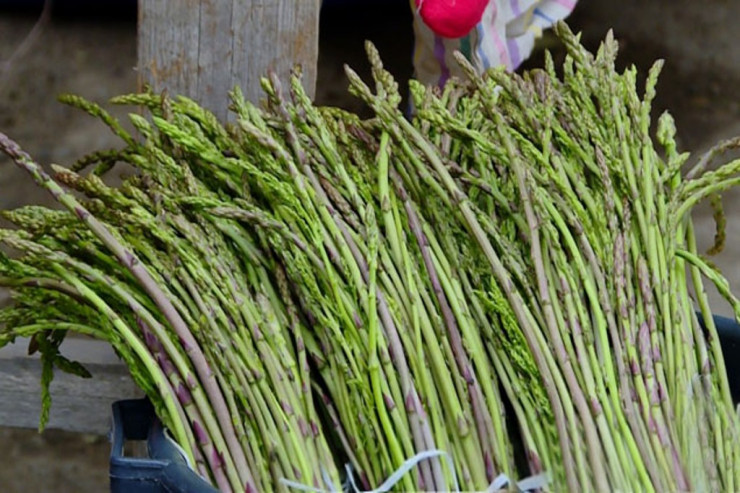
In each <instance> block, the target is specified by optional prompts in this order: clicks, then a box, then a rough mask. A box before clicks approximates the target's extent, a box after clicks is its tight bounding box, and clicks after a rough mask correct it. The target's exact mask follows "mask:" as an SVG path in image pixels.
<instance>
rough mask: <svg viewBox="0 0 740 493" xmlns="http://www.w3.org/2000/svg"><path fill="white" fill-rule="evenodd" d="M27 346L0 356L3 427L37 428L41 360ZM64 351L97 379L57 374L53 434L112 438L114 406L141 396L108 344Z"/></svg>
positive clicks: (67, 345) (87, 343)
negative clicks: (69, 433)
mask: <svg viewBox="0 0 740 493" xmlns="http://www.w3.org/2000/svg"><path fill="white" fill-rule="evenodd" d="M27 346H28V343H27V341H18V342H17V343H15V344H12V345H9V346H6V347H4V348H3V350H2V351H0V426H11V427H17V428H36V427H37V426H38V422H39V416H40V413H41V386H40V383H39V382H40V379H41V365H40V362H39V358H38V356H26V348H27ZM61 350H62V352H63V354H64V355H65V356H67V357H68V358H70V359H74V360H76V361H79V362H80V363H82V364H83V365H84V366H85V367H86V368H87V369H88V370H89V371H90V373H92V375H93V378H89V379H83V378H80V377H77V376H74V375H68V374H66V373H62V372H59V371H57V372H55V375H54V380H53V382H52V384H51V394H52V407H51V414H50V418H49V424H48V428H57V429H64V430H67V431H74V432H81V433H94V434H103V435H104V434H106V433H108V431H109V430H110V419H111V404H112V403H113V402H114V401H116V400H119V399H128V398H132V397H140V396H141V391H140V390H139V389H138V388H137V387H136V385H135V384H134V383H133V381H132V380H131V377H130V376H129V374H128V370H127V369H126V367H125V366H123V364H121V363H120V362H118V359H117V357H116V355H115V353H113V351H112V350H111V348H110V346H108V345H107V344H105V343H103V342H100V341H93V340H87V339H73V338H68V339H67V340H65V342H64V345H63V346H62V348H61Z"/></svg>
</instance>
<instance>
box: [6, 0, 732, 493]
mask: <svg viewBox="0 0 740 493" xmlns="http://www.w3.org/2000/svg"><path fill="white" fill-rule="evenodd" d="M407 3H408V2H406V1H401V2H399V5H398V10H394V9H393V8H391V7H389V8H388V10H384V11H383V12H380V13H378V12H373V11H372V9H365V10H361V8H358V7H352V8H337V9H334V10H332V11H330V12H325V13H324V15H323V17H322V31H321V44H320V46H321V58H320V64H319V83H318V94H317V101H318V102H319V103H321V104H333V105H339V106H343V107H345V108H349V109H354V110H357V111H360V110H361V106H360V105H359V104H358V103H357V101H355V100H353V99H352V98H351V97H350V96H347V95H346V80H345V78H344V75H343V72H342V65H343V63H345V62H349V63H350V64H351V65H353V67H356V68H359V69H361V70H360V71H361V73H362V70H363V69H364V68H365V65H364V55H363V51H362V50H363V48H362V42H363V41H364V39H371V40H373V41H374V42H375V43H376V44H377V46H378V48H379V49H380V52H381V54H383V56H384V58H385V60H386V63H387V65H388V66H389V67H390V69H391V70H392V71H393V72H394V73H395V74H396V75H397V76H398V77H399V78H400V79H405V78H408V77H409V75H410V72H411V67H410V55H411V43H412V41H411V30H410V26H409V16H408V12H407V11H406V9H407ZM582 3H583V2H582ZM598 3H599V2H594V3H593V4H592V3H589V2H585V3H583V5H582V6H580V7H579V8H578V10H577V11H576V13H575V14H574V16H573V17H572V18H571V21H570V23H571V25H572V26H573V27H574V28H576V29H579V30H583V31H584V40H585V41H586V42H587V44H589V45H590V46H594V44H595V43H596V42H598V41H599V40H600V39H602V37H603V36H604V34H605V33H606V31H607V29H608V28H609V27H610V23H609V22H608V21H605V20H604V19H603V18H602V17H601V16H600V15H599V12H598V11H597V5H596V4H598ZM2 5H3V4H2V2H0V9H1V8H2ZM375 10H377V9H375ZM37 14H38V12H33V11H31V12H14V11H10V10H7V9H4V10H0V131H2V132H4V133H7V134H8V135H10V136H11V137H12V138H14V139H16V140H17V141H18V142H19V143H20V144H21V145H22V146H23V147H24V148H25V149H26V150H27V151H29V152H30V153H31V154H32V155H33V156H34V157H35V158H36V159H37V160H39V161H40V162H42V163H52V162H55V163H60V164H68V163H70V162H72V161H74V159H75V158H77V157H79V156H81V155H82V154H84V153H86V152H89V151H92V150H95V149H99V148H104V147H107V146H110V145H114V144H116V143H117V142H115V140H114V139H112V137H111V136H110V135H109V133H108V132H107V130H106V129H105V128H103V127H102V125H100V124H99V123H97V122H96V121H95V120H93V119H91V118H89V117H87V116H85V115H84V114H82V113H81V112H79V111H76V110H72V109H69V108H67V107H65V106H63V105H61V104H59V103H58V102H56V97H57V95H58V94H60V93H63V92H71V93H76V94H80V95H82V96H84V97H86V98H90V99H93V100H97V101H101V102H102V101H105V100H106V99H108V98H110V97H112V96H114V95H117V94H120V93H124V92H130V91H133V90H135V81H136V73H135V64H136V25H135V19H136V18H135V14H134V13H133V12H131V11H130V10H129V11H125V10H124V11H123V12H120V13H118V14H117V15H115V16H110V15H109V16H98V15H96V16H90V15H80V14H79V13H78V14H75V15H73V16H69V15H66V16H65V15H61V14H59V15H54V16H53V17H52V19H51V22H50V23H48V24H47V25H46V26H45V27H44V28H43V30H42V31H41V33H40V35H39V36H38V37H37V38H36V40H35V41H34V42H33V44H32V45H31V46H30V47H29V49H28V51H27V53H26V54H25V55H24V56H22V57H20V58H18V59H16V60H14V62H13V63H12V65H11V66H5V65H4V64H3V62H4V61H6V60H8V59H9V57H10V56H11V54H12V53H13V52H14V50H15V49H16V48H17V47H18V46H19V44H20V43H21V42H22V41H23V40H24V38H25V37H26V36H27V34H28V32H29V30H30V29H31V28H32V26H33V25H34V23H35V21H36V19H37ZM355 19H363V20H364V21H363V22H362V23H360V24H359V25H358V23H357V22H356V21H353V20H355ZM389 19H391V20H389ZM658 21H659V20H658V19H656V22H658ZM620 25H624V23H623V22H622V23H621V24H620ZM728 25H729V24H728ZM727 32H728V36H729V35H730V33H731V30H730V29H728V31H727ZM616 35H617V37H618V38H619V39H620V40H621V42H622V45H623V52H622V56H621V60H622V61H623V62H624V63H634V64H636V65H638V67H641V68H642V69H643V70H645V69H646V67H647V66H649V65H650V64H651V63H652V61H653V60H654V59H655V58H658V57H660V58H665V59H666V60H667V65H666V69H665V71H664V75H663V77H662V79H661V83H660V87H659V98H658V101H657V106H658V108H656V110H662V109H666V108H670V109H671V111H672V113H673V114H674V115H675V117H676V120H677V123H678V127H679V136H680V139H681V145H682V147H683V148H684V149H687V150H696V151H700V150H702V149H705V148H706V147H707V146H710V145H711V144H713V143H715V142H717V141H718V140H719V139H722V138H726V137H729V136H734V135H740V105H739V103H740V99H739V98H738V97H737V95H736V92H735V90H736V89H735V88H736V87H738V85H737V84H738V82H740V78H738V77H737V75H736V74H738V73H740V68H738V67H734V70H724V69H723V68H722V67H721V66H720V67H718V66H717V64H716V63H715V64H714V65H713V66H712V67H709V68H707V67H702V66H701V64H698V66H696V67H694V68H691V67H689V68H688V69H687V68H686V66H685V64H678V63H672V60H676V59H678V58H680V57H681V53H676V52H675V51H673V52H671V51H667V50H666V48H665V46H667V45H669V44H662V43H651V42H646V41H645V40H644V39H642V40H634V39H631V37H630V32H629V30H625V31H622V32H620V31H617V32H616ZM700 41H701V40H697V42H700ZM554 49H556V48H554ZM556 50H557V49H556ZM540 60H541V59H540V58H539V57H538V56H535V57H534V58H533V59H532V60H531V61H530V62H529V63H528V65H530V66H534V65H537V64H538V63H539V62H540ZM679 66H680V67H681V68H679ZM113 113H114V114H116V115H117V116H119V117H123V116H125V115H124V110H122V109H117V108H113ZM30 202H35V203H49V198H48V197H47V196H46V194H45V193H44V192H42V191H40V190H38V189H37V188H36V187H35V186H34V185H33V184H32V183H31V182H30V180H29V178H28V177H27V176H25V175H23V174H22V173H21V172H19V171H18V170H17V169H16V168H15V167H14V166H13V165H12V164H11V163H10V162H9V161H7V160H6V159H4V158H0V208H3V209H4V208H10V207H15V206H18V205H21V204H25V203H30ZM725 207H726V211H727V214H728V246H727V249H726V251H725V252H724V253H723V254H721V255H720V256H719V257H718V258H717V264H718V265H719V267H720V268H721V269H722V270H723V271H724V273H725V274H726V275H727V277H728V278H729V279H730V281H731V285H732V287H733V289H734V291H735V292H740V263H738V260H740V241H738V240H740V210H739V209H740V193H738V191H735V192H732V193H730V194H728V195H727V197H725ZM710 219H711V215H710V214H709V213H708V211H706V210H703V209H702V210H700V211H698V213H697V215H696V221H697V230H698V235H699V236H700V237H701V238H702V240H704V243H708V240H709V239H711V237H712V236H713V229H712V224H711V221H710ZM712 299H713V306H714V307H715V311H716V312H717V313H724V314H727V313H729V312H728V310H727V307H726V306H725V305H723V304H722V303H719V302H718V301H717V298H716V296H715V297H713V298H712ZM0 302H2V296H1V295H0ZM2 398H3V396H0V399H2ZM0 425H2V423H0ZM0 450H2V462H1V464H0V485H2V486H1V487H0V490H2V491H5V492H9V493H14V492H26V491H29V492H30V491H33V492H55V493H66V492H78V493H86V492H93V491H95V492H99V491H106V490H107V489H108V482H107V474H108V470H107V460H108V454H109V444H108V442H107V439H106V438H105V437H91V436H82V435H75V434H69V433H64V432H61V431H56V430H50V431H47V432H45V433H44V434H43V435H39V434H38V433H37V432H36V431H35V430H15V429H10V428H2V427H1V426H0Z"/></svg>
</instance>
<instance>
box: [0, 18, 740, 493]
mask: <svg viewBox="0 0 740 493" xmlns="http://www.w3.org/2000/svg"><path fill="white" fill-rule="evenodd" d="M557 30H558V33H559V35H560V36H561V38H562V39H563V41H564V42H565V43H566V45H567V48H568V52H569V57H568V58H567V60H566V62H565V65H564V67H563V75H562V78H560V77H558V75H557V74H556V71H555V67H554V64H553V62H552V60H551V59H550V58H548V62H547V66H546V67H545V70H537V71H532V72H529V73H527V74H525V75H524V76H517V75H513V74H508V73H505V72H503V71H490V72H488V73H487V74H485V75H484V76H482V77H480V76H478V75H476V74H475V73H474V71H473V69H472V68H471V67H469V66H468V65H467V63H466V62H465V60H464V59H462V58H460V63H461V64H462V65H463V67H467V72H468V75H469V77H468V80H465V81H461V80H454V81H451V82H450V83H448V84H447V86H446V87H445V89H444V90H443V91H438V90H436V89H431V88H425V87H423V86H421V85H419V84H415V83H413V82H412V85H411V89H412V96H413V99H414V104H415V108H416V115H415V116H414V118H413V119H412V120H411V121H409V120H408V119H406V118H405V117H404V115H403V113H402V112H401V111H400V110H399V109H398V106H399V103H400V101H401V97H400V94H399V92H398V87H397V84H396V83H395V81H394V80H393V79H392V77H391V76H390V74H389V73H388V72H386V71H385V70H384V69H383V67H382V64H381V62H380V59H379V56H378V53H377V52H376V51H375V50H374V49H373V48H372V46H371V45H368V53H369V58H370V61H371V64H372V67H373V77H374V82H375V91H372V90H371V89H370V88H369V87H368V86H367V85H366V84H365V83H364V82H363V81H361V80H360V78H359V77H358V76H357V75H356V74H355V73H354V72H352V71H351V70H350V69H348V75H349V77H350V81H351V87H350V90H351V91H352V92H353V93H354V94H356V95H358V96H359V97H360V98H362V99H363V100H364V101H365V102H366V103H368V105H369V106H370V107H371V108H372V109H373V110H374V112H375V117H374V118H372V119H369V120H366V121H363V120H360V119H359V118H358V117H357V116H355V115H352V114H349V113H346V112H343V111H340V110H337V109H335V108H321V107H316V106H314V105H313V104H312V103H311V101H310V100H309V98H308V97H307V95H306V94H305V93H304V92H303V89H302V87H301V84H300V74H299V73H296V74H295V76H294V77H293V78H292V79H291V81H290V82H291V83H290V87H289V90H288V91H287V92H286V91H285V89H284V88H283V87H282V86H281V84H280V81H278V80H277V79H275V78H274V77H271V78H269V79H265V80H264V81H263V88H264V90H265V94H266V99H267V101H266V105H265V106H264V107H263V108H258V107H256V106H254V105H252V104H250V103H248V102H246V101H244V99H243V98H242V96H241V94H240V92H239V91H238V89H236V90H235V91H234V92H233V93H232V94H231V99H232V103H233V104H232V109H233V111H234V113H235V115H236V124H234V125H228V126H224V125H222V124H221V123H220V122H218V121H217V120H216V119H215V118H214V117H213V115H211V114H210V113H208V112H207V111H205V110H204V109H202V108H200V107H199V106H198V105H197V104H196V103H195V102H193V101H191V100H189V99H187V98H184V97H177V98H174V99H169V98H166V97H163V96H160V95H156V94H152V93H149V92H145V93H140V94H132V95H125V96H120V97H118V98H115V99H114V100H113V102H114V103H117V104H134V105H138V106H143V107H145V108H147V109H148V111H149V113H150V118H149V119H145V118H143V117H141V116H138V115H136V114H132V115H131V117H130V118H131V122H132V123H133V125H134V126H135V128H136V129H137V131H138V133H139V136H138V137H135V136H133V135H130V134H129V133H127V132H126V131H125V130H124V129H123V127H122V126H121V125H120V124H119V123H118V122H117V121H115V120H114V119H113V118H111V117H110V116H109V115H108V114H107V113H106V112H105V111H104V110H103V109H102V108H100V107H99V106H97V105H95V104H92V103H89V102H87V101H84V100H81V99H80V98H76V97H72V96H68V97H65V98H64V101H65V102H67V103H69V104H72V105H75V106H78V107H80V108H82V109H83V110H85V111H88V112H89V113H91V114H92V115H94V116H96V117H99V118H101V119H102V120H103V121H104V122H105V123H106V124H108V125H109V126H110V127H111V129H112V130H113V131H114V132H115V133H116V134H117V135H118V136H120V137H121V139H122V141H123V143H124V147H123V148H122V149H117V150H106V151H101V152H97V153H94V154H92V155H90V156H87V157H85V158H83V159H82V160H81V161H80V162H78V163H77V164H76V165H75V166H73V167H72V168H71V169H65V168H61V167H54V168H53V171H54V173H53V178H52V177H50V176H48V175H46V174H45V173H44V171H43V170H42V168H41V167H40V166H39V165H37V164H36V163H35V162H33V160H32V159H31V158H30V157H29V156H28V155H26V154H25V153H23V151H21V150H20V149H19V148H18V147H17V146H16V145H15V144H14V143H13V142H12V141H10V140H9V139H8V138H7V137H5V136H3V135H1V134H0V148H2V149H3V150H4V151H5V152H6V153H7V154H9V155H10V156H11V157H12V158H13V159H14V160H15V161H16V163H17V164H18V165H20V166H21V167H23V168H25V169H27V170H28V171H29V172H30V173H31V174H32V175H33V176H34V178H35V179H36V180H37V182H39V184H41V185H42V186H44V187H46V188H47V189H49V191H50V192H51V193H52V194H53V195H54V196H55V197H56V198H57V200H58V201H59V202H60V203H61V204H62V205H64V206H65V208H66V210H52V209H46V208H41V207H35V206H31V207H24V208H21V209H18V210H14V211H5V212H4V213H3V215H4V217H6V218H7V219H9V220H10V221H12V222H13V223H14V224H15V225H16V228H15V229H4V230H0V241H1V242H2V243H4V244H5V245H7V246H9V247H11V248H12V249H14V250H15V251H16V252H17V253H18V255H14V256H2V257H0V285H3V286H8V287H11V288H12V289H13V292H14V301H13V304H12V305H11V306H10V307H8V308H6V309H4V310H3V311H0V324H2V329H1V330H0V346H2V345H4V344H7V343H8V342H10V341H12V340H13V339H14V338H16V337H22V336H30V337H32V338H33V341H34V344H35V345H36V346H37V347H38V349H39V350H40V352H41V353H42V357H43V361H44V373H43V376H42V380H43V383H44V384H45V386H44V389H45V390H44V395H43V398H44V404H45V405H44V415H43V416H42V424H43V422H44V420H45V419H46V416H47V413H48V408H49V404H50V401H49V393H48V384H49V381H50V379H51V376H52V372H53V368H55V367H56V368H59V369H61V370H66V371H72V372H76V373H78V374H83V375H84V373H85V371H84V369H83V368H80V367H79V365H76V364H75V363H74V362H70V361H67V360H66V359H65V358H64V357H63V356H62V354H61V351H60V346H61V345H62V344H63V337H64V334H65V333H66V332H68V331H75V332H79V333H83V334H88V335H92V336H94V337H99V338H102V339H104V340H106V341H109V342H110V343H111V345H112V346H113V347H114V348H115V349H116V351H117V352H118V354H119V355H120V356H121V357H122V359H123V360H124V361H125V362H126V364H127V365H128V366H129V368H130V370H131V373H132V375H133V376H134V378H135V379H136V382H137V383H138V384H139V385H140V386H141V387H142V389H144V391H145V392H146V393H147V395H148V396H149V398H150V399H151V400H152V402H153V403H154V404H155V407H156V410H157V413H158V415H159V416H160V418H161V419H162V420H163V422H164V423H165V425H166V426H167V427H168V428H169V429H170V430H171V431H172V433H173V435H174V437H175V439H176V440H177V441H178V442H179V443H180V444H181V445H182V446H183V448H184V449H185V450H186V453H187V454H188V456H189V457H190V458H191V459H192V461H193V463H194V464H195V465H196V467H197V469H198V470H199V471H200V472H201V473H202V474H203V475H204V476H206V477H208V478H210V479H211V480H212V481H213V482H214V484H216V485H217V486H218V487H219V488H220V489H221V490H223V491H240V490H244V489H247V490H249V491H256V490H259V491H272V490H280V489H283V490H285V489H289V488H290V487H291V485H295V484H297V483H300V484H304V485H306V486H311V487H314V488H320V489H331V488H337V487H338V485H339V484H340V480H341V477H342V474H340V469H341V467H340V466H341V465H342V464H344V463H349V464H350V465H351V466H352V472H353V475H354V476H355V477H357V478H358V482H359V483H361V486H362V487H363V488H366V489H369V488H373V487H377V486H378V485H379V484H380V483H382V482H383V480H384V479H385V478H387V477H388V476H390V475H391V474H392V473H393V472H394V471H396V470H397V469H399V468H400V467H401V466H403V465H404V464H405V463H407V461H408V460H409V459H410V458H412V457H414V456H416V455H417V454H420V453H424V452H429V451H441V452H443V453H445V454H447V455H448V457H449V458H450V459H451V461H450V462H448V461H445V460H443V459H442V458H440V457H436V458H432V459H431V460H427V461H423V462H420V463H419V465H418V468H416V469H415V470H414V473H413V474H408V475H404V476H402V477H401V478H400V479H399V482H398V483H397V487H398V488H399V489H400V490H403V491H408V490H436V491H449V490H451V489H455V488H460V489H463V490H475V489H477V490H480V489H485V488H486V487H488V486H489V485H490V484H491V483H492V482H494V481H495V480H496V479H497V478H500V477H501V475H505V476H506V477H509V478H512V479H513V478H521V477H524V476H529V475H533V474H538V473H547V475H548V477H549V483H548V484H547V486H546V487H545V489H551V490H553V491H560V490H564V489H565V488H567V489H568V490H570V491H591V490H597V491H612V490H630V491H632V490H645V491H663V490H683V491H688V490H692V491H693V490H696V491H699V490H701V491H704V490H712V491H720V490H727V491H732V490H733V488H735V487H736V486H737V485H739V484H740V453H739V452H738V450H737V446H736V445H734V443H736V440H737V433H738V424H739V423H738V417H737V415H736V414H735V412H734V410H733V405H732V401H731V398H730V395H729V388H728V383H727V375H726V372H725V369H724V362H723V356H722V353H721V349H720V348H719V345H718V339H717V334H716V330H715V328H714V326H713V323H712V319H711V314H710V312H709V307H708V303H707V301H706V295H705V294H704V289H703V285H702V282H703V280H702V279H703V278H704V279H709V280H710V281H711V282H713V283H715V284H716V285H717V286H718V287H719V288H720V291H721V292H722V293H723V294H724V295H725V296H726V297H727V299H728V300H729V301H730V302H731V303H732V306H733V308H734V309H735V313H736V315H737V316H738V318H740V303H738V302H737V300H736V299H735V298H734V296H733V295H732V293H730V290H729V288H728V285H727V282H726V281H725V280H724V278H723V277H722V275H721V273H719V272H717V271H716V269H714V268H713V267H712V266H711V264H710V263H709V262H708V261H707V260H705V259H704V258H703V257H702V256H701V255H699V254H698V253H697V251H696V241H695V238H694V235H693V228H692V225H691V220H690V212H691V208H692V207H693V206H694V205H695V204H696V203H697V202H699V201H700V200H702V199H704V198H706V197H709V196H713V194H716V193H719V192H721V191H722V190H725V189H726V188H728V187H730V186H733V185H735V184H736V183H737V182H738V181H740V177H738V172H739V171H740V162H738V161H734V162H731V163H728V164H726V165H724V166H722V167H720V168H718V169H716V170H715V171H706V168H707V166H708V165H709V161H710V159H711V158H713V157H714V154H716V152H713V153H710V155H708V156H706V158H705V159H702V160H700V161H699V163H698V164H697V165H696V166H695V167H694V168H693V169H692V170H691V171H690V172H689V173H688V174H687V175H685V176H682V175H681V169H682V167H683V165H684V164H685V162H686V161H687V159H688V155H687V154H679V153H678V152H677V150H676V145H675V142H674V139H673V137H674V133H675V130H674V128H673V123H672V121H671V119H670V116H669V115H667V114H665V115H663V116H662V117H661V119H660V120H659V123H658V141H659V143H660V144H661V145H662V146H663V149H664V155H661V154H660V153H659V152H658V150H656V149H655V147H654V145H653V141H652V139H651V135H650V126H651V120H650V112H651V108H650V105H651V100H652V98H653V97H654V92H655V91H654V88H655V83H656V80H657V75H658V70H659V65H656V68H655V69H654V70H653V71H651V72H650V74H649V77H648V81H647V84H646V94H645V96H644V98H642V99H640V98H639V96H638V93H637V88H636V85H637V84H636V71H635V70H634V69H630V70H627V71H625V72H624V73H618V72H617V71H616V69H615V67H614V60H615V57H616V43H615V42H614V40H613V39H612V38H611V36H610V37H608V38H607V40H606V41H605V42H604V44H603V45H602V47H601V49H600V51H599V53H598V54H597V56H596V57H593V56H592V55H591V54H589V53H588V52H587V51H586V50H585V49H584V48H583V47H582V46H581V45H580V44H579V42H578V38H577V37H576V36H575V35H573V34H572V33H571V32H570V31H569V30H568V29H567V27H565V26H564V25H562V24H561V25H559V26H558V29H557ZM719 150H721V149H717V150H716V151H719ZM119 161H122V162H126V163H129V164H130V165H133V166H134V167H136V168H137V173H136V174H135V175H134V176H131V177H128V178H127V179H126V180H125V181H124V182H123V184H122V185H120V186H118V187H111V186H107V185H105V184H104V182H103V180H102V179H101V176H102V175H104V174H106V173H108V172H110V170H111V169H112V167H113V165H114V164H115V163H117V162H119ZM88 168H92V172H90V173H87V174H82V172H83V170H85V169H88ZM59 184H62V185H64V186H65V188H64V189H63V188H62V187H61V186H60V185H59ZM68 190H70V191H74V192H77V194H76V196H81V197H82V198H79V199H78V198H75V195H73V194H72V193H71V192H70V191H68ZM714 203H715V204H716V203H717V201H716V200H715V201H714ZM720 236H721V235H720ZM687 272H688V274H689V277H690V279H691V286H692V287H693V290H692V291H693V292H694V293H695V300H693V299H692V297H691V295H690V291H689V289H690V286H689V282H688V278H687ZM694 301H696V303H697V304H698V308H699V310H700V312H701V317H702V318H703V322H704V324H705V325H706V327H707V328H706V331H703V330H702V329H701V326H700V324H699V318H698V317H697V315H696V313H695V311H694ZM697 444H699V446H700V448H701V450H700V453H697V452H696V451H695V450H694V449H695V447H696V446H697ZM449 464H452V466H450V465H449Z"/></svg>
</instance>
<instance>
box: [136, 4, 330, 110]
mask: <svg viewBox="0 0 740 493" xmlns="http://www.w3.org/2000/svg"><path fill="white" fill-rule="evenodd" d="M319 10H320V0H140V1H139V26H138V70H139V84H140V86H141V85H142V84H145V83H146V84H149V85H151V86H152V87H153V89H154V90H155V91H162V90H164V89H166V90H167V91H168V92H169V93H170V94H184V95H187V96H189V97H192V98H193V99H195V100H197V101H198V102H199V103H200V104H202V105H204V106H205V107H207V108H209V109H211V111H213V112H215V113H216V115H217V116H218V117H219V118H220V119H222V120H223V119H225V118H226V116H227V113H228V112H227V110H228V96H227V93H228V91H229V90H231V89H232V88H233V87H234V86H237V85H238V86H239V87H240V88H241V89H242V91H243V92H244V95H245V97H246V98H247V99H249V100H250V101H253V102H259V100H260V99H261V98H262V97H263V93H262V89H261V88H260V78H261V77H263V76H265V75H266V74H267V73H268V71H275V72H276V73H277V74H278V75H279V76H280V78H281V80H284V81H286V82H287V77H288V75H289V73H290V71H291V69H292V68H293V67H294V66H295V65H296V64H299V65H301V67H302V69H303V84H304V87H305V88H306V90H307V91H308V93H309V94H310V95H311V96H312V97H313V94H314V92H315V87H316V64H317V61H318V46H319Z"/></svg>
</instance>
